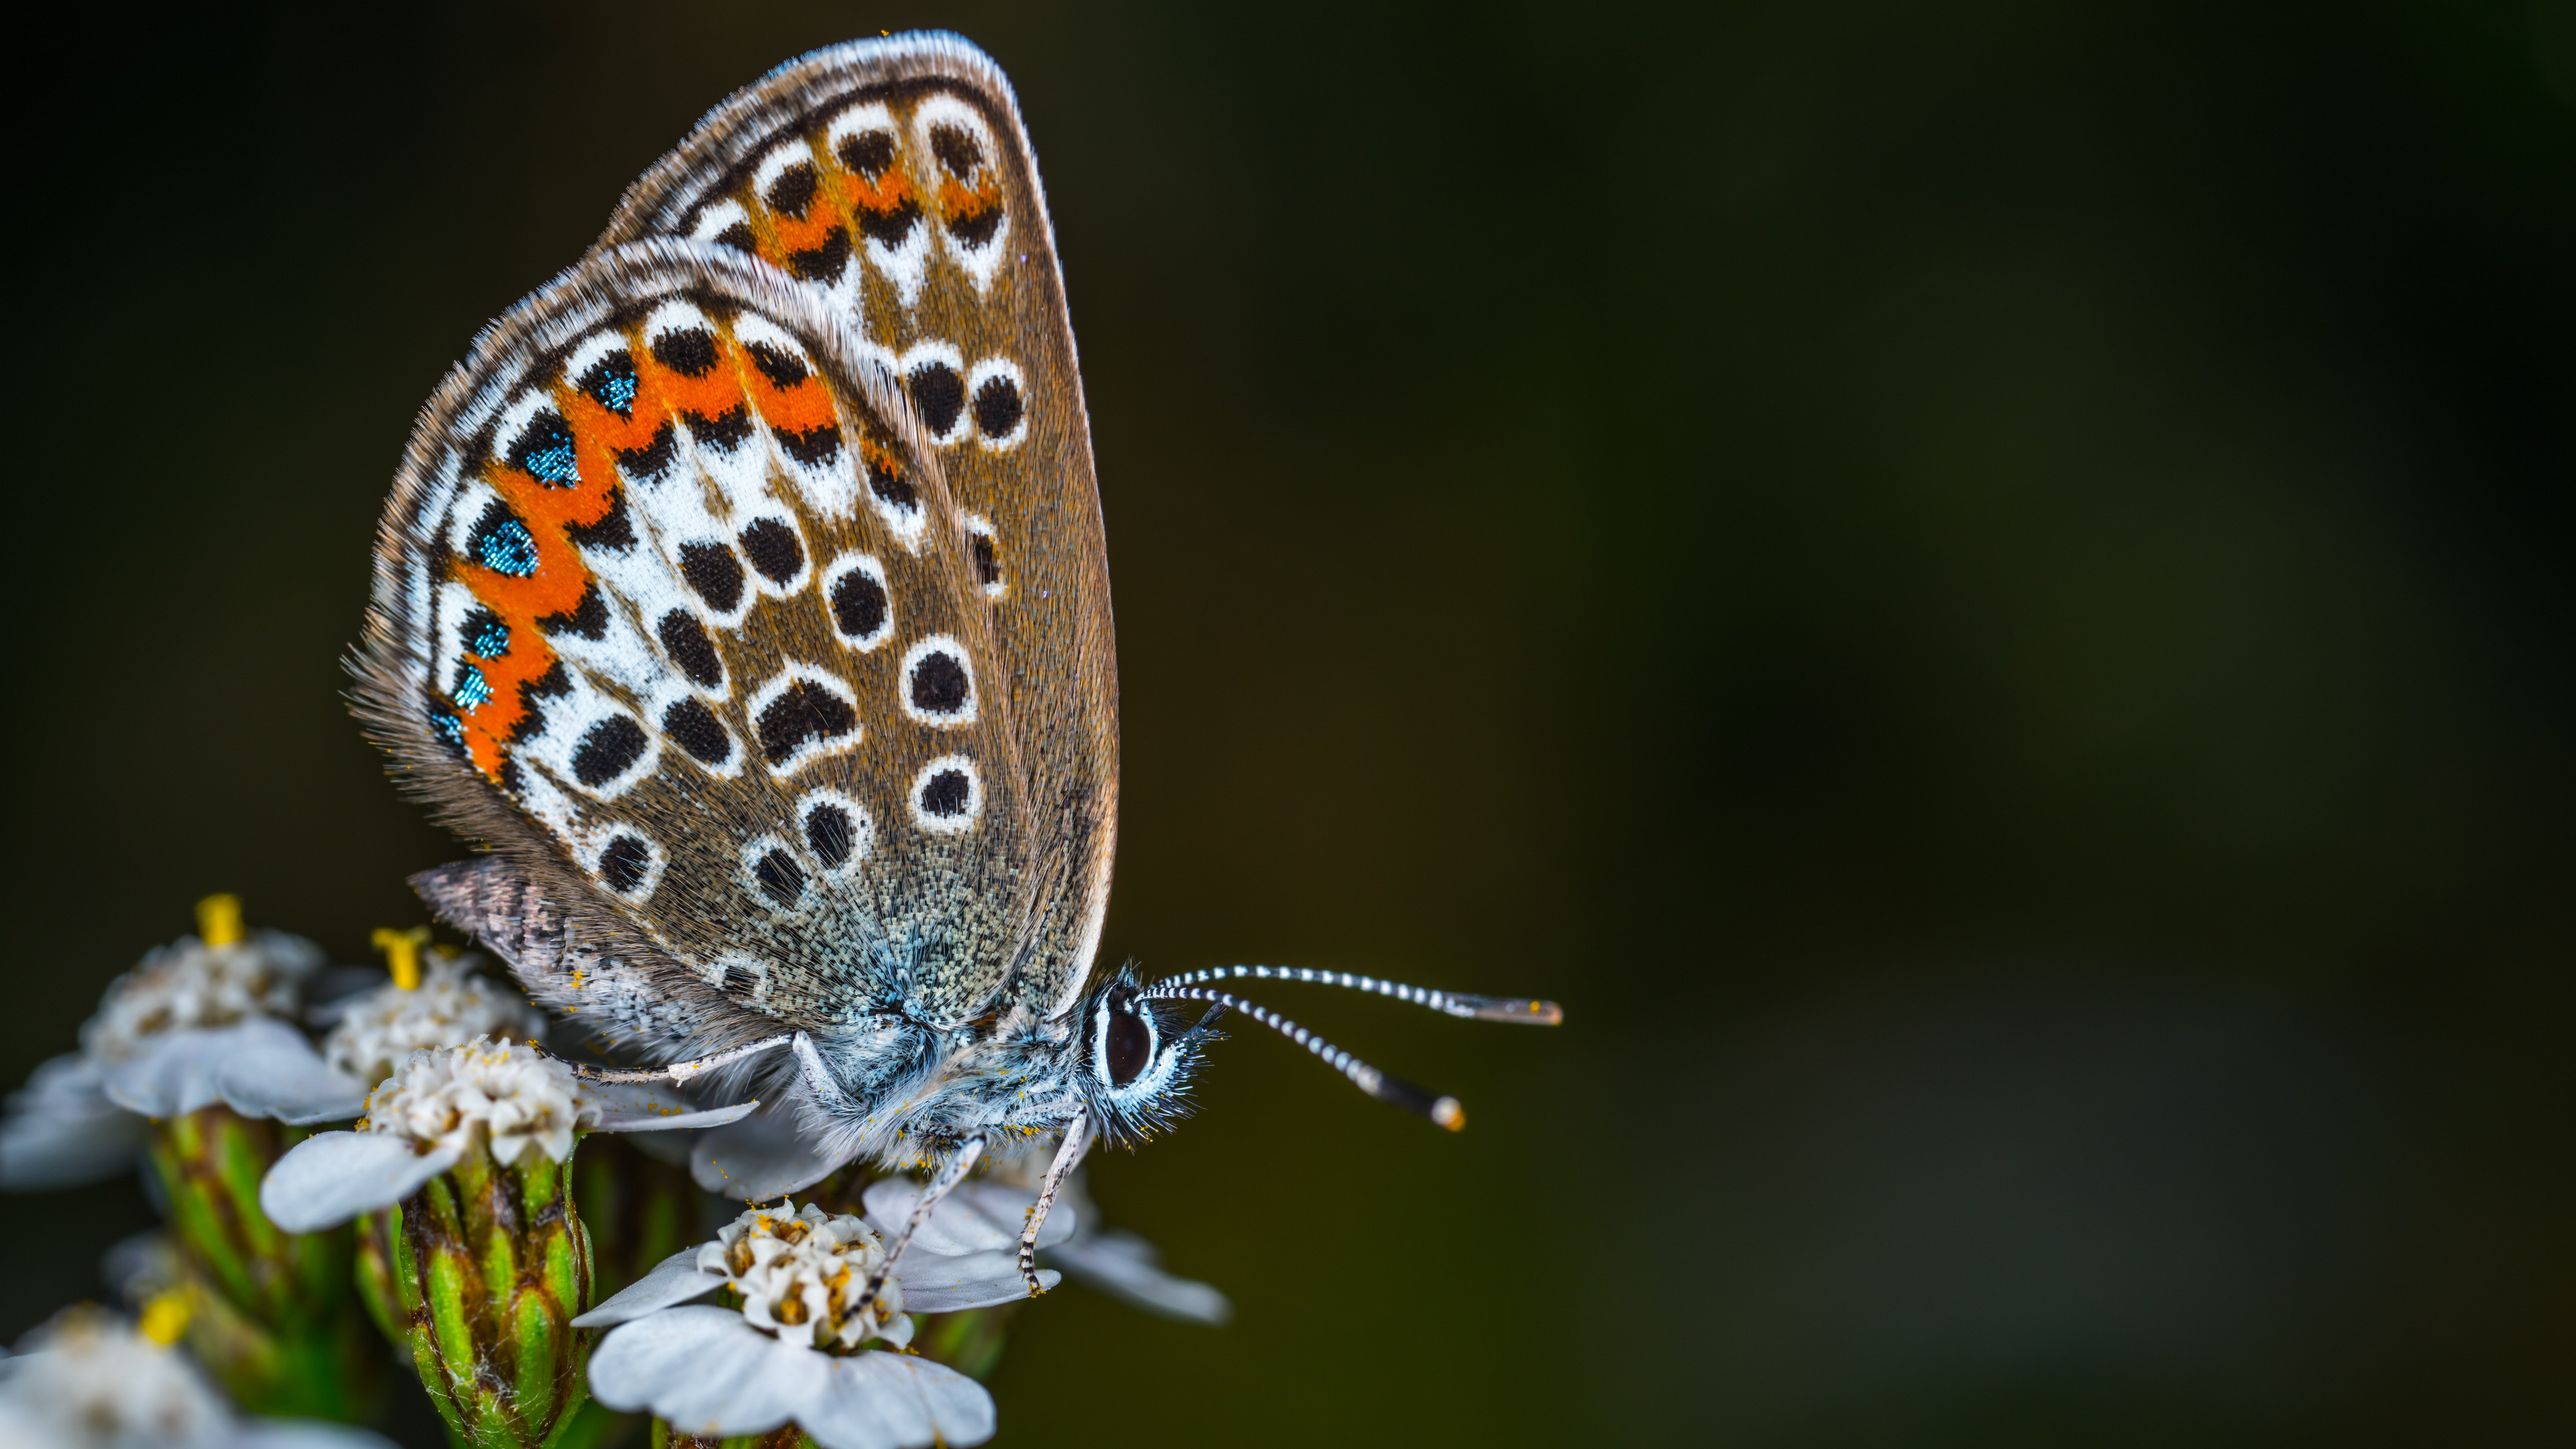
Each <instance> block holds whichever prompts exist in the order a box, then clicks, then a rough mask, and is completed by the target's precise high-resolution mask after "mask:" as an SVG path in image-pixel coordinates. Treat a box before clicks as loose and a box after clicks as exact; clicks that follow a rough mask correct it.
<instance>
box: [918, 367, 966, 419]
mask: <svg viewBox="0 0 2576 1449" xmlns="http://www.w3.org/2000/svg"><path fill="white" fill-rule="evenodd" d="M904 386H906V387H907V388H909V389H911V391H912V405H913V406H914V407H917V408H919V409H921V421H922V423H923V424H924V425H925V426H927V427H928V428H929V429H930V431H931V432H932V433H933V434H935V435H941V436H944V435H946V433H947V432H948V430H949V429H950V428H953V427H955V426H957V415H958V414H959V413H961V412H964V411H965V410H966V379H964V378H962V377H959V376H958V375H957V369H955V368H953V367H950V366H949V365H948V364H947V363H944V362H925V363H923V364H921V365H920V366H918V367H916V368H914V369H913V370H912V372H911V374H910V375H909V376H907V377H906V378H905V379H904Z"/></svg>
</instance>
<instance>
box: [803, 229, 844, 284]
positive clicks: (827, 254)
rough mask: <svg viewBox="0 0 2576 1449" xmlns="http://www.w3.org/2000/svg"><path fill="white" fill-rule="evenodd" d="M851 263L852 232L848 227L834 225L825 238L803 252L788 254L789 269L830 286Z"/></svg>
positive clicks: (806, 278) (825, 234)
mask: <svg viewBox="0 0 2576 1449" xmlns="http://www.w3.org/2000/svg"><path fill="white" fill-rule="evenodd" d="M849 265H850V232H849V229H848V228H847V227H838V226H836V227H834V228H832V229H831V230H830V231H827V232H825V233H824V234H823V239H822V240H821V241H819V242H817V243H815V244H814V245H813V246H810V247H807V248H806V249H805V250H803V251H801V252H789V253H788V254H787V270H789V271H791V272H794V273H795V274H796V275H798V276H800V277H802V278H804V279H805V280H806V281H809V282H814V283H818V284H820V285H822V286H826V287H828V286H830V285H832V284H833V283H834V282H837V281H839V280H841V272H842V271H843V270H844V269H845V268H847V267H848V266H849Z"/></svg>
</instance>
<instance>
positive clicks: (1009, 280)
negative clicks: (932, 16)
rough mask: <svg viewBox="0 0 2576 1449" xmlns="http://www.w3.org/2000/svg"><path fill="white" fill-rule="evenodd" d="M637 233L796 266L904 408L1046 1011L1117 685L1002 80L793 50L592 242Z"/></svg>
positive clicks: (1098, 806) (1064, 342)
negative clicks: (1022, 873)
mask: <svg viewBox="0 0 2576 1449" xmlns="http://www.w3.org/2000/svg"><path fill="white" fill-rule="evenodd" d="M648 236H674V237H691V238H695V239H698V240H700V241H703V242H707V243H710V244H714V245H718V246H725V247H730V248H733V249H735V250H737V251H740V252H743V253H745V254H748V255H752V256H756V257H758V258H760V259H761V260H763V261H765V262H768V263H769V264H771V265H772V266H775V267H777V268H779V269H780V270H782V271H784V272H786V273H789V274H791V275H793V276H796V277H798V278H800V279H801V280H803V282H804V283H805V285H806V286H807V287H809V288H811V289H812V290H813V291H814V292H815V294H816V295H817V296H818V298H819V299H820V300H821V303H822V305H823V306H824V307H825V308H826V309H827V310H828V311H830V313H831V314H832V315H833V316H835V317H836V318H838V319H840V320H841V321H842V322H843V323H844V324H845V325H846V326H847V327H848V329H849V331H850V334H851V337H852V338H853V345H854V347H855V348H856V349H857V350H858V351H859V352H860V353H861V354H862V355H863V356H867V357H870V358H873V359H875V360H876V361H878V362H880V363H882V364H883V365H884V366H885V367H886V368H887V369H888V370H889V371H890V372H891V373H892V374H893V375H894V376H895V377H897V378H898V379H900V380H901V382H902V385H903V387H904V389H905V390H906V392H907V393H908V395H909V397H910V399H911V401H912V403H913V404H914V407H915V410H916V411H917V413H918V414H919V416H920V418H921V422H922V429H923V432H924V433H925V434H926V435H927V436H928V439H929V441H930V444H931V446H932V447H933V449H934V450H935V451H936V452H937V454H938V457H939V460H940V464H941V469H942V472H943V473H944V475H945V477H946V479H947V482H948V486H949V488H950V490H951V494H952V496H953V498H954V499H955V502H956V505H957V507H958V509H959V510H960V518H961V520H962V526H963V528H964V529H965V530H966V539H967V549H968V556H969V560H970V563H971V565H972V568H973V571H974V575H975V583H976V585H977V588H978V590H979V596H980V597H981V598H983V599H984V600H985V601H986V605H987V608H988V610H989V619H990V628H991V637H992V641H993V645H994V648H995V650H996V659H997V665H996V669H995V671H994V672H995V673H996V674H997V675H998V676H999V677H1001V678H1004V679H1007V680H1008V682H1009V689H1010V692H1011V696H1012V702H1013V706H1014V719H1015V728H1016V730H1017V731H1018V734H1017V738H1016V740H1015V744H1016V746H1017V749H1018V757H1019V758H1020V760H1021V761H1022V763H1023V766H1024V768H1025V770H1026V772H1027V773H1026V775H1025V777H1024V780H1023V782H1022V784H1023V787H1024V789H1025V792H1026V793H1025V797H1024V798H1025V800H1026V802H1027V809H1028V810H1029V811H1030V812H1031V815H1032V817H1033V819H1034V820H1035V822H1036V824H1035V847H1034V848H1035V851H1036V855H1035V859H1034V860H1033V862H1032V867H1033V878H1032V879H1031V880H1030V882H1029V883H1028V886H1029V892H1030V914H1029V916H1028V917H1027V919H1026V921H1025V922H1024V923H1023V930H1022V932H1021V938H1020V940H1019V942H1018V945H1017V948H1016V950H1015V952H1014V965H1013V968H1012V970H1013V977H1014V979H1013V983H1012V986H1011V995H1012V999H1014V1000H1017V1001H1024V1002H1027V1003H1029V1004H1030V1005H1031V1006H1033V1007H1034V1009H1035V1010H1036V1011H1037V1012H1038V1014H1039V1015H1041V1016H1053V1015H1055V1014H1057V1013H1059V1012H1060V1011H1062V1010H1064V1009H1066V1008H1068V1007H1070V1006H1071V1005H1072V1003H1073V999H1074V997H1075V996H1076V995H1078V994H1079V992H1080V990H1081V987H1082V984H1083V980H1084V977H1085V976H1086V975H1087V974H1088V972H1089V969H1090V964H1091V959H1092V955H1093V952H1094V951H1095V949H1096V948H1097V946H1098V943H1099V934H1100V925H1101V919H1102V916H1103V913H1104V912H1105V911H1106V909H1107V906H1108V895H1109V869H1110V861H1111V856H1112V853H1113V848H1114V844H1115V832H1116V828H1117V795H1118V678H1117V660H1116V653H1115V647H1114V641H1113V633H1112V627H1111V619H1110V606H1109V567H1108V556H1107V552H1106V549H1105V545H1104V542H1103V536H1102V531H1101V517H1100V499H1099V493H1098V490H1097V488H1096V486H1095V483H1094V479H1093V473H1092V460H1091V433H1090V423H1089V418H1088V414H1087V413H1086V411H1085V409H1084V405H1083V397H1082V378H1081V373H1080V370H1079V368H1078V366H1077V365H1076V357H1075V352H1074V341H1073V330H1072V326H1071V323H1070V321H1069V320H1068V315H1067V312H1066V309H1065V297H1064V280H1063V274H1062V270H1061V268H1060V266H1059V265H1058V262H1057V257H1056V250H1055V236H1054V228H1053V226H1052V225H1051V223H1050V222H1049V220H1048V218H1047V211H1046V197H1045V192H1044V190H1043V189H1042V187H1041V186H1040V184H1039V180H1038V170H1037V161H1036V157H1035V155H1034V154H1033V153H1032V152H1031V150H1030V147H1029V141H1028V134H1027V131H1026V129H1025V127H1024V126H1023V125H1022V123H1021V120H1020V114H1019V105H1018V102H1017V100H1016V99H1015V98H1014V96H1013V95H1012V92H1011V88H1010V83H1009V82H1008V81H1007V80H1005V79H1004V78H1003V75H1002V72H1001V70H1000V68H999V67H998V66H996V65H995V64H994V63H993V62H992V60H991V59H990V58H989V57H987V56H986V55H984V53H983V52H982V51H980V50H977V49H976V48H975V47H974V46H973V45H971V44H969V43H967V42H966V41H965V40H963V39H962V38H960V37H957V36H954V35H945V34H932V35H907V36H898V37H894V38H891V39H882V40H865V41H857V42H852V43H850V44H847V45H841V46H835V47H832V48H830V49H827V50H822V51H817V52H815V53H813V54H811V55H808V56H805V57H803V58H801V59H798V60H795V61H791V62H789V63H788V64H786V65H783V66H781V67H779V68H778V69H777V70H775V71H773V72H772V73H771V74H770V75H768V76H767V77H766V78H764V79H762V80H761V81H760V82H759V83H757V84H755V85H753V86H750V87H748V88H746V89H745V90H743V91H741V92H740V93H738V94H736V95H734V96H733V97H731V98H730V99H728V100H726V101H725V102H724V103H723V104H722V105H720V106H718V107H717V108H716V109H715V110H714V111H712V112H711V113H709V114H708V116H707V117H706V118H705V119H704V120H703V121H701V122H700V123H699V124H698V126H697V128H696V129H695V130H694V131H693V132H691V134H690V135H689V137H688V139H687V140H685V141H683V142H682V143H681V144H680V146H679V147H678V148H677V149H675V150H674V151H673V152H672V153H671V154H670V155H669V156H667V157H665V158H664V159H663V160H662V161H661V162H660V163H658V164H657V165H655V166H654V167H653V169H652V170H651V171H649V172H647V173H646V174H645V176H644V178H643V179H642V180H641V181H638V182H637V183H636V184H635V186H634V187H633V188H632V189H630V190H629V191H628V193H627V195H626V197H625V199H624V200H623V201H622V202H621V203H620V205H619V207H618V210H617V214H616V216H615V217H614V218H613V219H612V220H611V222H610V223H609V227H608V230H607V232H606V233H605V234H604V236H603V237H602V238H601V242H600V245H602V246H603V247H609V246H616V245H620V244H623V243H627V242H632V241H635V240H637V239H639V238H643V237H648Z"/></svg>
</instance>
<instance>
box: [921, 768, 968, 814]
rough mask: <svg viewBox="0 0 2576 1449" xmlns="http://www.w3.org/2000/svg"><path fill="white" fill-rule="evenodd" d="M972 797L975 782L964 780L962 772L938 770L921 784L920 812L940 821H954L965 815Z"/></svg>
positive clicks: (951, 769) (964, 775)
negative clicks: (935, 817) (936, 817)
mask: <svg viewBox="0 0 2576 1449" xmlns="http://www.w3.org/2000/svg"><path fill="white" fill-rule="evenodd" d="M974 796H975V782H974V781H972V780H969V779H967V778H966V772H965V771H964V770H960V769H956V768H953V767H952V768H950V769H945V770H940V771H938V772H936V773H934V774H932V775H931V777H930V778H929V779H927V780H924V781H922V782H921V811H922V813H923V814H925V815H936V816H938V817H939V818H940V819H942V820H954V819H956V818H957V817H958V816H960V815H963V814H965V813H966V806H967V805H968V803H969V802H971V801H972V800H973V799H974Z"/></svg>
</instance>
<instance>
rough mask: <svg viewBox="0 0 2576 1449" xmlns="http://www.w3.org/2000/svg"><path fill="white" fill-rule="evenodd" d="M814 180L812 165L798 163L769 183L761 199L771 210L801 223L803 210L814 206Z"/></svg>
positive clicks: (811, 163) (803, 215)
mask: <svg viewBox="0 0 2576 1449" xmlns="http://www.w3.org/2000/svg"><path fill="white" fill-rule="evenodd" d="M816 179H817V178H816V177H815V175H814V163H813V162H811V161H799V162H797V163H796V164H795V165H793V166H789V167H787V168H785V169H784V170H782V171H780V172H779V173H778V175H777V176H776V177H775V178H774V179H772V180H771V181H770V183H769V190H768V191H767V192H765V193H763V195H762V198H761V199H762V200H764V201H767V202H768V203H769V205H770V209H771V210H773V211H777V212H779V213H780V214H782V215H786V216H792V217H794V218H796V219H797V220H799V221H802V220H804V219H805V208H807V207H809V206H812V205H813V204H814V187H815V183H816Z"/></svg>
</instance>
